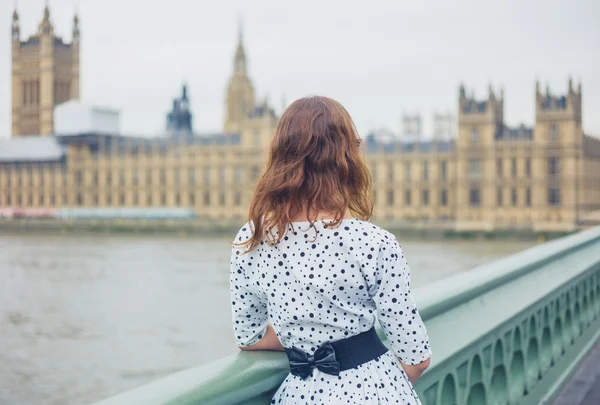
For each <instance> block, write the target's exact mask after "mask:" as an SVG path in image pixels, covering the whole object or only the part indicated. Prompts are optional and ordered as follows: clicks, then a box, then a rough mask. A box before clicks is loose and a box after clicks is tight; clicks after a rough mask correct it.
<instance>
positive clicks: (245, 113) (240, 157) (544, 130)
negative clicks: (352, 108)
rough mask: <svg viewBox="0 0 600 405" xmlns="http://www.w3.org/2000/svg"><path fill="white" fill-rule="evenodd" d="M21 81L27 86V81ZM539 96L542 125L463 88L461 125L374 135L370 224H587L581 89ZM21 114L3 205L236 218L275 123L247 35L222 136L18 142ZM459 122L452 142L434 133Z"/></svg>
mask: <svg viewBox="0 0 600 405" xmlns="http://www.w3.org/2000/svg"><path fill="white" fill-rule="evenodd" d="M42 25H43V24H42ZM42 25H41V26H42ZM43 31H44V30H43V29H41V33H40V35H42V33H43ZM72 46H73V45H72ZM13 68H14V67H13ZM16 69H17V70H18V69H19V68H18V67H17V68H16ZM15 77H18V86H17V87H18V88H21V87H22V82H23V79H22V78H23V77H25V75H24V74H16V76H15V75H13V80H14V78H15ZM73 83H74V82H73ZM14 87H15V85H14V83H13V88H14ZM74 88H75V87H73V86H72V87H71V88H70V91H71V93H70V94H72V95H76V93H73V90H74ZM186 91H187V90H186ZM13 97H14V95H13ZM182 99H185V100H186V101H187V93H186V92H184V94H183V96H182ZM533 99H534V103H535V112H536V113H535V126H534V127H532V128H528V127H525V126H520V127H517V128H510V127H508V126H506V125H505V123H504V96H503V94H502V92H499V93H498V94H496V92H495V91H494V90H493V89H492V88H491V87H490V89H489V92H488V96H487V98H486V99H484V100H478V99H476V98H475V97H473V96H468V95H467V92H466V90H465V88H464V87H463V86H461V87H460V89H459V93H458V100H457V102H458V120H457V123H456V124H454V121H453V119H452V117H451V116H438V117H436V128H437V127H439V128H441V129H440V130H439V131H438V129H436V131H435V132H436V135H435V136H434V137H433V139H431V140H424V139H422V138H421V136H420V135H419V136H412V135H411V136H410V137H408V138H406V137H401V138H399V139H389V138H388V139H382V138H381V137H377V136H375V135H367V136H365V137H364V141H365V142H364V152H365V159H366V161H367V163H368V165H369V167H370V169H371V176H372V178H373V192H374V196H375V211H374V218H375V219H377V220H380V221H388V220H389V221H403V222H408V223H415V224H424V223H427V224H430V225H431V226H436V224H440V226H441V225H443V226H446V227H450V228H455V229H457V230H484V231H491V230H499V229H508V230H511V229H530V230H536V231H547V230H550V231H553V230H554V231H570V230H574V229H577V228H578V227H579V226H580V223H581V218H582V217H583V216H584V215H585V214H587V213H589V212H592V211H598V210H600V140H599V139H598V138H595V137H591V136H588V135H586V134H585V133H584V130H583V125H582V122H583V121H582V113H581V110H582V109H581V107H582V90H581V85H579V86H577V88H575V87H574V86H573V83H572V82H571V81H570V80H569V83H568V88H567V92H566V94H565V95H554V94H552V93H551V92H550V91H549V90H546V91H545V92H542V91H541V90H540V88H539V86H536V88H535V92H534V94H533ZM18 105H20V104H17V106H18ZM186 107H187V103H186ZM39 109H40V111H41V107H39ZM177 111H179V110H177ZM13 113H14V114H17V115H18V116H17V117H16V118H13V123H15V122H17V126H16V127H15V126H14V125H13V135H15V136H13V138H12V139H8V140H0V208H3V207H5V208H6V207H24V208H53V207H54V208H61V207H87V208H90V209H93V208H102V207H103V208H106V207H138V208H145V207H161V208H176V207H188V208H191V209H193V210H194V212H195V213H196V215H197V216H198V217H201V218H211V219H217V220H236V221H237V220H242V219H244V218H245V217H246V215H247V210H248V205H249V202H250V199H251V198H252V193H253V189H254V185H255V184H256V181H257V179H258V177H259V176H260V173H261V171H262V169H263V165H264V163H265V160H266V152H267V149H268V145H269V142H270V139H271V136H272V134H273V132H274V130H275V128H276V125H277V122H278V116H277V114H276V113H275V111H274V109H273V108H271V107H270V106H269V103H268V102H267V101H266V100H265V101H261V102H257V101H256V99H255V96H254V88H253V86H252V82H251V80H250V78H249V77H248V72H247V59H246V53H245V50H244V46H243V43H242V36H241V34H240V38H239V43H238V45H237V48H236V51H235V54H234V60H233V73H232V76H231V78H230V81H229V83H228V85H227V89H226V106H225V122H224V125H223V131H222V132H220V133H216V134H201V135H199V134H194V133H190V134H189V136H184V137H181V136H172V133H173V131H168V132H167V133H166V134H165V135H164V136H162V137H155V138H142V137H130V136H121V135H108V134H102V133H81V134H72V135H60V134H58V135H51V134H50V133H51V130H50V127H44V128H43V129H45V130H46V131H45V132H46V133H48V135H46V136H31V137H21V136H19V135H20V133H21V130H20V128H21V127H20V125H21V123H22V122H25V121H23V118H22V117H21V115H19V114H20V113H19V111H18V109H17V110H13ZM186 117H187V118H189V122H190V123H191V115H190V116H187V115H186ZM172 118H173V116H171V121H169V122H173V119H172ZM187 118H186V119H187ZM42 121H43V120H42ZM42 121H40V122H42ZM46 121H47V120H46ZM46 121H43V122H46ZM186 122H187V121H186ZM411 122H413V124H414V123H415V122H417V121H416V120H415V119H412V121H411ZM438 124H439V125H438ZM32 125H33V124H32ZM44 125H45V124H44ZM411 125H412V124H411ZM454 125H455V126H454ZM413 126H414V125H413ZM418 126H419V128H420V122H419V125H418ZM452 126H454V127H455V128H457V130H456V131H454V132H456V134H454V135H453V136H451V137H448V136H446V137H441V136H438V133H441V132H444V131H445V130H444V129H443V128H446V127H452ZM15 128H16V129H17V130H16V132H15ZM32 128H33V126H32ZM40 132H41V133H43V132H44V131H42V127H40ZM409 132H411V134H412V132H415V131H412V130H411V131H409ZM417 132H418V131H417ZM413 135H414V134H413Z"/></svg>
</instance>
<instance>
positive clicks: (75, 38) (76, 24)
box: [73, 11, 79, 42]
mask: <svg viewBox="0 0 600 405" xmlns="http://www.w3.org/2000/svg"><path fill="white" fill-rule="evenodd" d="M73 42H79V16H78V15H77V11H75V15H74V16H73Z"/></svg>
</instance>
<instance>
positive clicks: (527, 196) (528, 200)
mask: <svg viewBox="0 0 600 405" xmlns="http://www.w3.org/2000/svg"><path fill="white" fill-rule="evenodd" d="M525 205H526V206H528V207H531V189H530V188H526V189H525Z"/></svg>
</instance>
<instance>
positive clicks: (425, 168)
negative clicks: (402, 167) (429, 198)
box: [423, 162, 429, 180]
mask: <svg viewBox="0 0 600 405" xmlns="http://www.w3.org/2000/svg"><path fill="white" fill-rule="evenodd" d="M428 179H429V164H428V162H423V180H428Z"/></svg>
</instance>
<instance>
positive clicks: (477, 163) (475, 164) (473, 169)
mask: <svg viewBox="0 0 600 405" xmlns="http://www.w3.org/2000/svg"><path fill="white" fill-rule="evenodd" d="M480 177H481V160H479V159H470V160H469V178H470V179H478V178H480Z"/></svg>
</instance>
